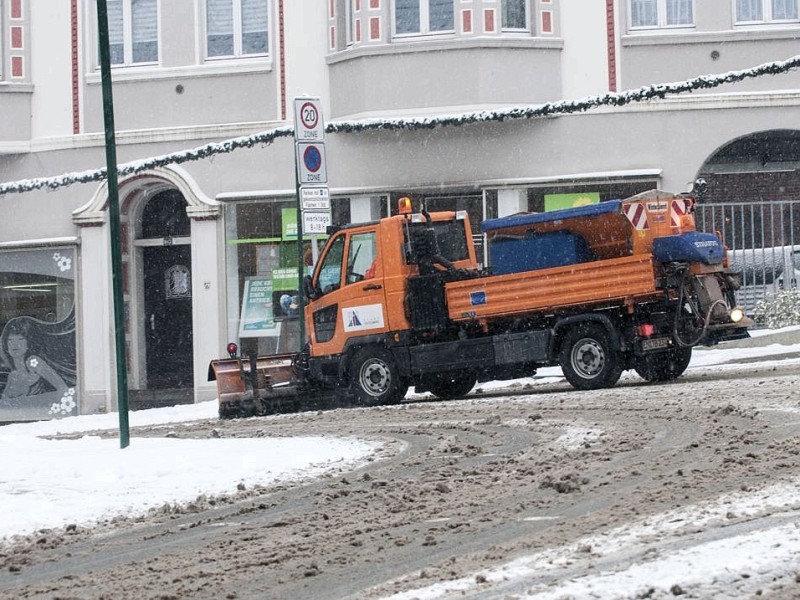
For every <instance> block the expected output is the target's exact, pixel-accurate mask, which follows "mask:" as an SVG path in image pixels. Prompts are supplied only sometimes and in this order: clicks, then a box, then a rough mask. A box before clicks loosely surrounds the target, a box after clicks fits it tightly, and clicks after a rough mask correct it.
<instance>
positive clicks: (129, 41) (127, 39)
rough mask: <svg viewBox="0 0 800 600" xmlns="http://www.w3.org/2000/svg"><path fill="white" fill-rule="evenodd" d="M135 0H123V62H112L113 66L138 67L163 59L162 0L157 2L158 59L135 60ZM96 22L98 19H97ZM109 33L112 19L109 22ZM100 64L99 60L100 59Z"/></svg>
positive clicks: (155, 63)
mask: <svg viewBox="0 0 800 600" xmlns="http://www.w3.org/2000/svg"><path fill="white" fill-rule="evenodd" d="M132 2H133V0H122V56H123V58H122V62H121V63H112V64H111V67H112V68H115V69H116V68H121V67H138V66H140V65H157V64H158V62H159V61H160V60H161V10H160V9H161V0H155V2H156V59H155V60H148V61H140V62H133V7H132ZM95 22H96V20H95ZM108 29H109V35H110V33H111V20H110V19H109V22H108ZM98 65H99V60H98Z"/></svg>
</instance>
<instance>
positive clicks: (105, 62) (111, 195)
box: [97, 0, 130, 448]
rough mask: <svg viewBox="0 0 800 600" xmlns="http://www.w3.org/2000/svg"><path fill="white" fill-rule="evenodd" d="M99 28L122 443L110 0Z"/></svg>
mask: <svg viewBox="0 0 800 600" xmlns="http://www.w3.org/2000/svg"><path fill="white" fill-rule="evenodd" d="M97 31H98V33H99V36H98V37H99V43H100V76H101V81H102V87H103V120H104V123H105V130H106V165H107V167H106V168H107V169H108V215H109V221H110V226H111V279H112V287H113V292H114V339H115V341H116V357H117V404H118V408H119V447H120V448H127V447H128V444H130V433H129V428H128V369H127V364H126V363H127V361H126V360H125V356H126V353H125V316H124V304H123V296H122V247H121V244H120V226H119V185H118V182H117V142H116V137H115V136H114V100H113V97H112V95H111V51H110V50H109V39H108V10H107V8H106V0H97Z"/></svg>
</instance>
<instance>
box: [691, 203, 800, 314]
mask: <svg viewBox="0 0 800 600" xmlns="http://www.w3.org/2000/svg"><path fill="white" fill-rule="evenodd" d="M695 218H696V221H697V229H698V230H701V231H708V232H715V231H717V232H719V233H720V235H721V236H722V239H723V241H724V242H725V245H726V246H727V248H728V257H729V259H730V263H731V268H732V269H733V270H734V271H738V272H739V273H741V276H742V288H741V289H740V290H739V291H738V292H737V293H736V296H737V302H738V303H739V304H740V305H741V306H742V307H743V308H745V310H747V311H751V310H752V309H753V308H754V307H755V305H756V304H757V303H758V302H759V301H760V300H763V299H764V298H767V297H768V296H770V295H771V294H774V293H776V292H779V291H781V290H785V289H791V288H795V287H797V282H798V280H800V200H798V201H789V200H783V201H776V202H747V203H742V202H736V203H734V202H729V203H719V204H698V205H697V212H696V216H695Z"/></svg>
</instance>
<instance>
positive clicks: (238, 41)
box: [203, 0, 352, 60]
mask: <svg viewBox="0 0 800 600" xmlns="http://www.w3.org/2000/svg"><path fill="white" fill-rule="evenodd" d="M351 1H352V0H351ZM266 3H267V50H266V52H263V53H248V54H244V52H243V28H242V0H232V5H233V54H220V55H219V56H209V55H208V10H207V5H208V3H207V2H206V0H203V26H204V35H203V52H204V54H205V57H206V60H228V59H231V58H264V57H266V56H270V54H271V52H270V48H271V46H270V45H271V43H272V36H271V35H270V33H271V31H270V23H272V11H271V8H272V2H271V0H266Z"/></svg>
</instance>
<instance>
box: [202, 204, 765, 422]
mask: <svg viewBox="0 0 800 600" xmlns="http://www.w3.org/2000/svg"><path fill="white" fill-rule="evenodd" d="M693 205H694V200H693V198H692V197H691V196H688V195H674V194H667V193H665V192H661V191H657V190H653V191H651V192H645V193H643V194H639V195H637V196H634V197H632V198H628V199H626V200H612V201H608V202H602V203H600V204H594V205H589V206H582V207H578V208H569V209H563V210H556V211H552V212H546V213H523V214H516V215H512V216H508V217H502V218H498V219H492V220H488V221H485V222H484V223H482V224H481V230H482V232H483V233H484V234H485V235H486V239H487V243H488V250H489V257H490V264H491V267H489V268H488V269H481V268H480V267H479V265H478V262H477V259H476V255H475V247H474V245H473V241H472V232H471V229H470V223H469V218H468V216H467V214H466V213H462V212H434V213H430V214H429V213H427V212H425V211H424V210H423V211H422V212H419V213H412V212H411V210H410V203H408V208H407V209H406V211H405V212H401V214H398V215H397V216H393V217H388V218H385V219H381V220H380V221H378V222H373V223H363V224H354V225H348V226H346V227H342V228H331V230H330V231H329V233H330V237H329V239H328V240H327V243H326V244H325V247H324V249H323V250H322V252H321V253H320V259H319V261H318V262H317V264H316V266H315V268H314V270H313V274H311V275H309V276H306V278H305V282H304V290H303V293H304V296H305V298H306V304H305V326H306V331H307V332H308V335H307V337H308V340H307V342H308V343H307V345H306V346H305V348H304V349H303V351H302V352H299V353H297V354H283V355H275V356H255V355H253V356H249V357H240V356H236V352H237V349H236V345H235V344H233V343H232V344H230V345H229V348H228V351H229V353H230V358H227V359H221V360H215V361H212V363H211V366H210V368H209V377H210V379H216V381H217V387H218V392H219V411H220V416H222V417H237V416H248V415H253V414H270V413H276V412H288V411H294V410H301V409H314V408H330V407H336V406H343V405H347V404H355V405H362V406H363V405H380V404H392V403H397V402H399V401H400V400H401V399H402V398H403V397H404V395H405V393H406V391H407V390H408V388H409V386H414V387H415V388H416V391H429V392H431V393H433V394H434V395H435V396H437V397H439V398H443V399H449V398H456V397H459V396H463V395H465V394H466V393H468V392H469V391H470V390H471V389H472V387H473V386H474V385H475V384H476V382H479V381H489V380H503V379H513V378H519V377H530V376H532V375H534V374H535V373H536V370H537V368H540V367H544V366H554V365H558V366H560V367H561V369H562V370H563V372H564V376H565V377H566V379H567V381H569V383H570V384H572V385H573V386H574V387H575V388H577V389H580V390H592V389H598V388H605V387H611V386H613V385H614V384H615V383H616V382H617V380H618V379H619V377H620V375H621V373H622V371H623V370H625V369H634V370H635V371H636V372H637V373H638V374H639V375H640V376H642V377H643V378H644V379H646V380H647V381H664V380H669V379H674V378H676V377H678V376H679V375H681V374H682V373H683V372H684V370H685V369H686V367H687V366H688V364H689V360H690V358H691V354H692V348H693V347H694V346H697V345H712V344H716V343H718V342H721V341H725V340H731V339H737V338H742V337H748V333H747V327H748V325H751V324H752V321H751V320H750V319H749V318H747V317H746V316H745V315H744V312H743V311H742V310H741V309H740V308H738V307H737V306H736V303H735V297H734V291H735V290H736V289H738V287H739V285H740V284H739V277H738V276H737V274H735V273H733V272H731V270H730V269H729V268H728V260H727V255H726V251H725V248H724V246H723V243H722V241H721V240H720V238H719V237H718V235H716V234H713V233H702V232H698V231H695V226H694V218H693V214H692V213H693Z"/></svg>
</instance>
